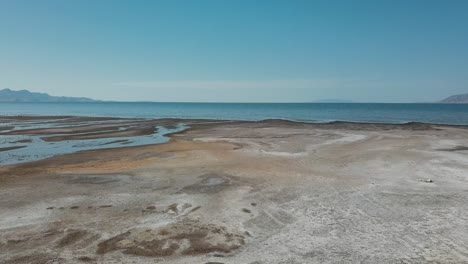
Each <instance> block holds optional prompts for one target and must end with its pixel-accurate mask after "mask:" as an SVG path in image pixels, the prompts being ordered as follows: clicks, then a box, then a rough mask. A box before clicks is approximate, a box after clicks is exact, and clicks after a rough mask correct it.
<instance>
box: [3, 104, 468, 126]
mask: <svg viewBox="0 0 468 264" xmlns="http://www.w3.org/2000/svg"><path fill="white" fill-rule="evenodd" d="M0 113H1V114H2V115H77V116H118V117H141V118H186V119H229V120H264V119H288V120H296V121H306V122H330V121H354V122H381V123H404V122H424V123H437V124H457V125H468V104H379V103H149V102H148V103H146V102H102V103H101V102H100V103H0Z"/></svg>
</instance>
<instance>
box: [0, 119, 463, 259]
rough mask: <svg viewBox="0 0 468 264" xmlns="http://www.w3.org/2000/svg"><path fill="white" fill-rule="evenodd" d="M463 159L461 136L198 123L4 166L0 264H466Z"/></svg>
mask: <svg viewBox="0 0 468 264" xmlns="http://www.w3.org/2000/svg"><path fill="white" fill-rule="evenodd" d="M467 146H468V129H466V128H464V127H448V126H444V127H437V126H430V125H424V124H409V125H377V124H367V125H366V124H349V123H334V124H327V125H312V124H300V123H291V122H286V121H266V122H227V123H216V124H201V122H199V124H195V125H193V127H192V129H190V130H188V131H186V132H183V133H178V134H175V135H173V136H172V140H171V141H170V142H168V143H165V144H161V145H149V146H142V147H128V148H119V149H109V150H94V151H85V152H79V153H74V154H68V155H62V156H56V157H53V158H50V159H47V160H42V161H37V162H30V163H25V164H18V165H12V166H3V167H0V175H1V176H0V262H1V263H226V264H227V263H246V264H247V263H250V264H254V263H255V264H261V263H265V264H267V263H467V262H468V151H467V148H466V147H467ZM429 179H430V180H429Z"/></svg>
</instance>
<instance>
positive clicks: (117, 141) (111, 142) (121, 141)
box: [101, 139, 130, 145]
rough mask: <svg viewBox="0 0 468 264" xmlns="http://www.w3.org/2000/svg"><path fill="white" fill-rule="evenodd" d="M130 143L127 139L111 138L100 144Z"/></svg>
mask: <svg viewBox="0 0 468 264" xmlns="http://www.w3.org/2000/svg"><path fill="white" fill-rule="evenodd" d="M127 143H130V142H129V141H128V139H119V140H113V141H110V142H107V143H103V144H101V145H111V144H127Z"/></svg>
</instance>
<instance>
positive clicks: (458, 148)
mask: <svg viewBox="0 0 468 264" xmlns="http://www.w3.org/2000/svg"><path fill="white" fill-rule="evenodd" d="M438 150H439V151H468V147H466V146H456V147H453V148H443V149H438Z"/></svg>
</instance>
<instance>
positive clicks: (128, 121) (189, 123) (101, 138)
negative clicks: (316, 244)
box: [0, 116, 468, 166]
mask: <svg viewBox="0 0 468 264" xmlns="http://www.w3.org/2000/svg"><path fill="white" fill-rule="evenodd" d="M1 120H7V122H6V123H5V126H4V127H6V128H8V130H3V131H0V136H14V137H15V138H14V139H10V140H9V141H8V142H7V143H8V144H7V146H3V147H2V152H3V153H6V154H9V155H10V157H11V158H10V160H11V161H9V162H8V163H5V161H4V162H3V164H1V163H0V166H6V165H14V164H20V163H27V162H33V161H38V160H42V159H46V158H51V157H54V156H56V155H63V154H70V153H75V152H80V151H89V150H99V149H119V148H129V147H141V146H146V145H159V144H162V143H166V142H168V141H170V140H171V139H172V137H173V136H176V135H183V134H185V133H187V132H189V131H190V130H192V129H210V128H213V127H217V126H236V125H241V126H245V127H249V128H256V127H262V126H264V127H291V128H294V127H302V128H307V129H325V130H343V131H346V130H356V131H360V130H361V131H362V130H369V131H378V130H382V131H385V130H414V131H424V130H439V129H443V128H454V129H468V126H467V125H444V124H429V123H420V122H408V123H402V124H400V123H366V122H350V121H332V122H326V123H323V122H322V123H310V122H303V121H292V120H286V119H266V120H260V121H240V120H213V119H176V118H173V119H170V118H161V119H146V118H137V119H133V118H115V117H99V118H97V117H88V116H33V117H31V116H8V117H5V116H0V121H1ZM30 121H33V123H30ZM37 121H39V123H36V122H37ZM23 124H27V127H26V128H25V129H24V128H22V126H23ZM41 124H47V125H46V126H42V125H41ZM181 124H182V126H185V127H184V128H182V129H176V127H177V126H179V125H181ZM36 125H38V126H39V127H37V128H35V126H36ZM17 127H19V128H18V129H16V128H17ZM164 127H166V128H170V129H169V130H167V131H161V128H164ZM171 129H176V130H178V131H171ZM154 136H156V138H155V139H154V140H153V139H151V138H152V137H154ZM132 140H133V141H132ZM41 142H42V143H41ZM54 142H55V143H62V144H65V145H64V146H66V147H63V149H66V151H65V152H60V148H59V149H58V151H57V150H56V151H55V152H56V153H55V154H54V153H50V154H47V153H46V152H45V151H44V153H40V152H37V151H36V152H34V157H33V158H28V152H29V149H28V148H27V147H28V146H31V147H34V146H35V144H38V143H41V144H42V146H46V147H47V145H44V144H47V143H54ZM80 142H82V143H80ZM89 142H92V145H90V144H91V143H89ZM20 143H21V145H20ZM73 143H75V144H73ZM88 143H89V144H88ZM79 145H84V146H87V147H85V148H83V147H78V146H79ZM34 148H35V147H34ZM55 148H56V149H57V147H55ZM11 155H13V156H11ZM38 155H39V156H38ZM41 155H42V156H43V157H42V158H41ZM15 156H18V158H14V157H15ZM14 159H17V161H13V160H14Z"/></svg>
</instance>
